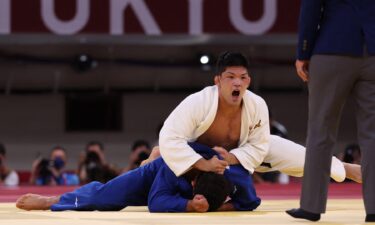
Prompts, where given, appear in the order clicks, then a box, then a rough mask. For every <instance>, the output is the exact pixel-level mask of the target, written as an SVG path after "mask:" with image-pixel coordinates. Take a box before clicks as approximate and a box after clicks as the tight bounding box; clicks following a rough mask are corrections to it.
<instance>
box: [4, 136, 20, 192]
mask: <svg viewBox="0 0 375 225" xmlns="http://www.w3.org/2000/svg"><path fill="white" fill-rule="evenodd" d="M18 183H19V178H18V174H17V173H16V171H14V170H12V169H10V168H8V167H7V164H6V150H5V147H4V145H3V144H2V143H0V185H5V186H17V185H18Z"/></svg>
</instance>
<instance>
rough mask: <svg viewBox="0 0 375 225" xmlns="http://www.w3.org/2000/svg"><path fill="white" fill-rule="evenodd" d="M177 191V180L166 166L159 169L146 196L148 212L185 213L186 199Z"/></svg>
mask: <svg viewBox="0 0 375 225" xmlns="http://www.w3.org/2000/svg"><path fill="white" fill-rule="evenodd" d="M180 179H183V178H180ZM179 189H180V188H179V178H177V177H176V175H175V174H174V173H173V172H172V171H171V170H170V169H169V168H168V167H167V166H163V167H161V168H160V170H159V172H158V174H157V175H156V177H155V180H154V183H153V184H152V186H151V190H150V192H149V196H148V208H149V210H150V212H185V211H186V206H187V203H188V199H185V198H183V197H182V196H181V194H180V190H179Z"/></svg>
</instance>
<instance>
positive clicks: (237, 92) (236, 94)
mask: <svg viewBox="0 0 375 225" xmlns="http://www.w3.org/2000/svg"><path fill="white" fill-rule="evenodd" d="M232 96H236V97H237V96H240V91H236V90H235V91H232Z"/></svg>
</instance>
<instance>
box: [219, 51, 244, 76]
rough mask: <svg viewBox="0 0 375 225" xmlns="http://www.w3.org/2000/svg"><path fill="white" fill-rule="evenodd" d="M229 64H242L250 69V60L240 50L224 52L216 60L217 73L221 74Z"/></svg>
mask: <svg viewBox="0 0 375 225" xmlns="http://www.w3.org/2000/svg"><path fill="white" fill-rule="evenodd" d="M229 66H242V67H245V68H246V69H247V70H249V61H248V60H247V58H246V57H245V56H244V55H243V54H242V53H239V52H229V51H226V52H223V53H221V54H220V55H219V58H218V59H217V62H216V71H215V72H216V75H220V74H221V73H222V72H224V71H225V68H227V67H229Z"/></svg>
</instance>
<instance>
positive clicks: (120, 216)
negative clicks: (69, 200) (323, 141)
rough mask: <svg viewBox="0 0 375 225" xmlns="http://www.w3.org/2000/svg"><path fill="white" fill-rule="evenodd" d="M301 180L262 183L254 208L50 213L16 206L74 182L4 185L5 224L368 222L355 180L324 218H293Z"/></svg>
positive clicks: (335, 191)
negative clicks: (24, 198) (24, 199)
mask: <svg viewBox="0 0 375 225" xmlns="http://www.w3.org/2000/svg"><path fill="white" fill-rule="evenodd" d="M300 188H301V186H300V184H298V183H297V184H289V185H273V184H262V185H256V189H257V193H258V195H259V196H260V197H261V198H262V203H261V205H260V206H259V207H258V209H256V210H255V211H253V212H210V213H149V212H148V211H147V207H128V208H126V209H124V210H122V211H119V212H97V211H94V212H74V211H65V212H50V211H23V210H19V209H17V208H16V207H15V200H16V199H17V198H18V196H20V195H22V194H24V193H29V192H31V193H38V194H44V195H56V194H61V193H64V192H66V191H70V190H73V189H74V187H54V188H49V187H18V188H11V189H9V188H3V187H1V188H0V202H2V203H0V224H7V225H8V224H9V225H20V224H26V225H33V224H38V225H44V224H53V225H58V224H69V225H72V224H74V225H81V224H82V225H96V224H106V225H112V224H126V225H158V224H160V225H163V224H165V225H169V224H170V225H172V224H173V225H176V224H183V225H190V224H210V225H211V224H212V225H216V224H223V225H225V224H228V225H242V224H289V225H297V224H330V225H338V224H365V223H364V218H365V212H364V207H363V203H362V197H361V185H358V184H353V183H343V184H331V185H330V190H329V200H328V205H327V213H326V214H323V216H322V219H321V220H320V222H318V223H313V222H308V221H304V220H297V219H293V218H291V217H290V216H288V215H287V214H286V213H285V210H287V209H290V208H293V207H298V206H299V204H298V202H299V200H298V198H299V194H300Z"/></svg>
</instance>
